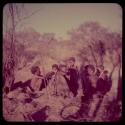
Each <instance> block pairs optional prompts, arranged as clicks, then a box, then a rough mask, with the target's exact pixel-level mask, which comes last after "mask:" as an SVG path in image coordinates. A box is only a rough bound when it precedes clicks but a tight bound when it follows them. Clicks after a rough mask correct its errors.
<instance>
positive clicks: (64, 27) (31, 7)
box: [19, 3, 122, 39]
mask: <svg viewBox="0 0 125 125" xmlns="http://www.w3.org/2000/svg"><path fill="white" fill-rule="evenodd" d="M24 5H25V10H26V12H27V13H31V12H34V11H36V10H38V9H40V10H39V11H38V12H37V13H35V14H34V15H32V16H31V17H30V18H27V19H26V20H25V21H23V27H32V28H34V29H35V30H36V31H38V32H40V33H44V32H45V33H48V32H49V33H51V32H53V33H55V34H56V36H58V37H62V38H64V39H66V38H68V35H67V32H68V31H70V30H71V29H72V28H77V27H78V26H79V25H80V24H82V23H85V22H87V21H97V22H99V23H100V24H101V25H102V26H104V27H107V28H108V29H109V30H112V31H118V32H119V31H121V30H122V9H121V7H120V5H118V4H114V3H107V4H106V3H80V4H78V3H77V4H76V3H71V4H64V3H62V4H54V3H52V4H50V3H47V4H24ZM23 27H22V26H21V27H20V28H19V30H21V29H22V28H23Z"/></svg>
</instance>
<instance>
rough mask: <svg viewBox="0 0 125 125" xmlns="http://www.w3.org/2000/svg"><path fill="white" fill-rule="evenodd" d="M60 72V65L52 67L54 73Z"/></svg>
mask: <svg viewBox="0 0 125 125" xmlns="http://www.w3.org/2000/svg"><path fill="white" fill-rule="evenodd" d="M58 70H59V67H58V65H57V64H53V65H52V71H53V72H57V71H58Z"/></svg>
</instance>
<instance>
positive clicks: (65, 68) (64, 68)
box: [59, 64, 67, 73]
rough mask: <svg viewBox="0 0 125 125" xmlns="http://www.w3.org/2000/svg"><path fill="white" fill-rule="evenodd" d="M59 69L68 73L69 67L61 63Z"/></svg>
mask: <svg viewBox="0 0 125 125" xmlns="http://www.w3.org/2000/svg"><path fill="white" fill-rule="evenodd" d="M59 70H60V72H62V73H66V72H67V67H66V65H63V64H61V65H60V66H59Z"/></svg>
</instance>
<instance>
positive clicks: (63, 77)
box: [11, 57, 111, 117]
mask: <svg viewBox="0 0 125 125" xmlns="http://www.w3.org/2000/svg"><path fill="white" fill-rule="evenodd" d="M75 62H76V60H75V58H74V57H70V58H69V59H68V60H67V63H66V64H60V65H58V64H53V65H52V71H50V72H49V73H47V74H46V75H45V76H43V75H41V71H40V68H39V66H33V67H32V68H31V73H32V74H33V76H32V78H31V79H29V80H27V81H26V82H22V81H20V82H17V83H14V84H13V86H12V87H11V91H13V90H14V89H16V88H17V87H22V88H26V89H28V91H31V92H36V93H37V92H38V91H43V90H46V91H47V92H48V94H49V95H53V96H62V97H63V98H64V99H65V98H66V97H74V98H75V97H76V96H77V95H78V90H79V86H80V85H81V86H82V90H83V95H82V96H81V100H82V105H81V108H80V110H79V112H78V113H79V114H82V113H83V112H84V110H85V107H84V104H85V103H86V104H87V105H89V104H90V103H91V100H93V99H94V97H96V98H99V100H100V101H99V103H98V106H97V107H96V108H95V109H94V111H93V113H91V115H92V117H94V116H95V115H96V112H97V109H98V107H99V105H100V103H101V101H102V100H103V97H104V95H105V94H106V93H107V92H108V91H109V90H110V88H111V81H110V79H109V76H108V71H107V70H105V69H104V66H100V67H99V68H95V67H94V66H93V65H86V66H84V67H82V68H81V70H80V71H79V70H78V67H77V66H76V65H75ZM90 110H91V109H90ZM87 113H88V114H89V111H87Z"/></svg>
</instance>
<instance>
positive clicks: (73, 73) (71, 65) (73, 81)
mask: <svg viewBox="0 0 125 125" xmlns="http://www.w3.org/2000/svg"><path fill="white" fill-rule="evenodd" d="M67 69H68V72H67V74H68V75H69V77H70V79H69V83H68V86H69V89H70V91H71V92H72V93H73V95H74V97H75V96H76V95H77V91H78V87H79V86H78V69H77V66H75V58H74V57H70V58H69V59H68V60H67Z"/></svg>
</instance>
